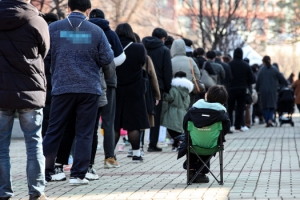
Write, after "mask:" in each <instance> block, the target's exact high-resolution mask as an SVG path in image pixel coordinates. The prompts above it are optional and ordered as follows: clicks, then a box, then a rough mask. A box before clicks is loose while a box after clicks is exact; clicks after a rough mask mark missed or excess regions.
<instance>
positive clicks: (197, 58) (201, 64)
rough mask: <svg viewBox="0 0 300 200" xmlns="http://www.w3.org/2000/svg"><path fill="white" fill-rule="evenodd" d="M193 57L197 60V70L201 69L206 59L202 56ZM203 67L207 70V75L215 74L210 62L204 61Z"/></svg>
mask: <svg viewBox="0 0 300 200" xmlns="http://www.w3.org/2000/svg"><path fill="white" fill-rule="evenodd" d="M195 59H196V60H197V61H198V63H197V64H198V67H199V70H201V69H202V67H203V63H204V62H206V61H207V60H206V59H205V58H203V57H202V56H200V57H195ZM204 69H205V70H206V71H207V73H208V74H209V75H217V73H216V72H215V70H214V69H213V68H212V66H211V64H210V63H209V62H206V64H205V66H204Z"/></svg>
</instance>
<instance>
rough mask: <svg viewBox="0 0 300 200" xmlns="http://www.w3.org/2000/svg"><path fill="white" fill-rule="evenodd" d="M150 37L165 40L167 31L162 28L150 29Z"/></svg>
mask: <svg viewBox="0 0 300 200" xmlns="http://www.w3.org/2000/svg"><path fill="white" fill-rule="evenodd" d="M152 37H156V38H158V39H160V40H162V41H163V42H165V40H166V38H167V37H168V33H167V31H165V30H164V29H162V28H155V29H154V30H153V31H152Z"/></svg>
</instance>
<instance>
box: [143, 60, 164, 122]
mask: <svg viewBox="0 0 300 200" xmlns="http://www.w3.org/2000/svg"><path fill="white" fill-rule="evenodd" d="M147 57H148V59H147V60H148V73H149V74H150V75H151V77H152V82H151V84H152V90H153V91H152V92H153V96H154V98H155V99H156V100H160V98H161V97H160V92H159V85H158V81H157V77H156V73H155V69H154V65H153V63H152V60H151V58H150V57H149V56H147ZM143 69H144V70H146V63H145V64H144V66H143ZM148 118H149V124H150V126H151V127H154V115H150V114H148Z"/></svg>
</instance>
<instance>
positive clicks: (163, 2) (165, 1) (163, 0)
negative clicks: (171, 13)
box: [159, 0, 168, 7]
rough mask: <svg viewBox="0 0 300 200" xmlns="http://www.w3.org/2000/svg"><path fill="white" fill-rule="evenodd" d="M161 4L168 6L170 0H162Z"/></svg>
mask: <svg viewBox="0 0 300 200" xmlns="http://www.w3.org/2000/svg"><path fill="white" fill-rule="evenodd" d="M159 4H160V6H162V7H167V6H168V0H160V1H159Z"/></svg>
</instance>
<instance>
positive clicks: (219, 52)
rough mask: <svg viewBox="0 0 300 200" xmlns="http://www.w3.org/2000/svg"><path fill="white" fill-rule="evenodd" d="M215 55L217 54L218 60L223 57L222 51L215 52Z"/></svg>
mask: <svg viewBox="0 0 300 200" xmlns="http://www.w3.org/2000/svg"><path fill="white" fill-rule="evenodd" d="M215 53H216V57H217V58H221V56H222V53H221V51H219V50H215Z"/></svg>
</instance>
